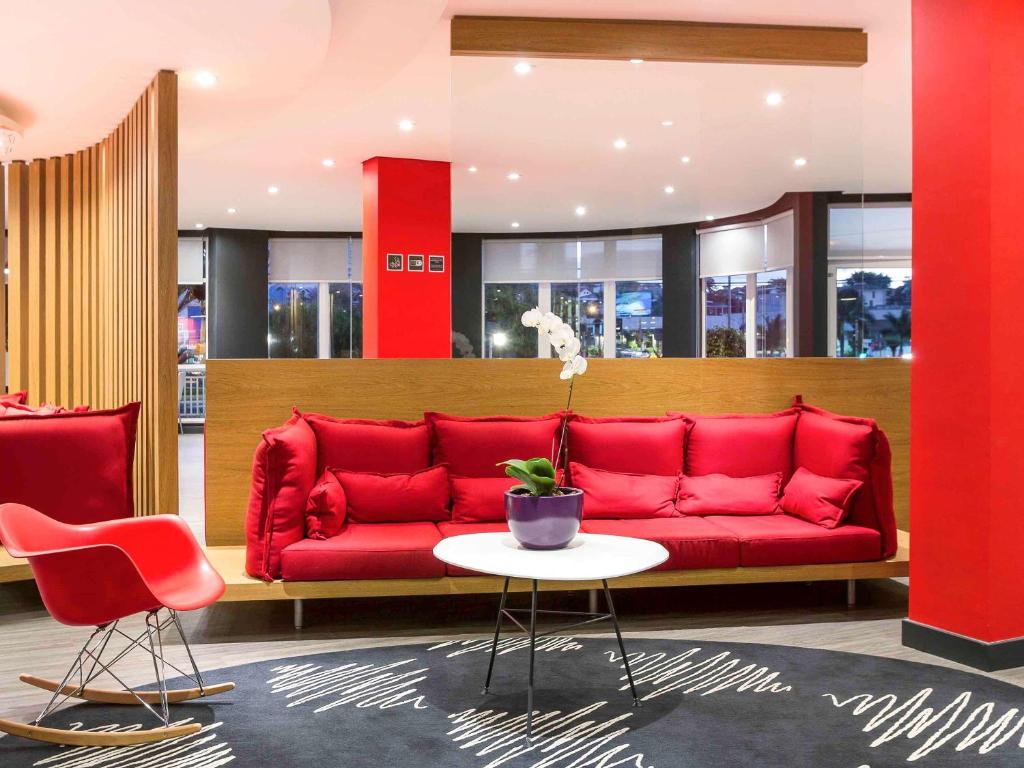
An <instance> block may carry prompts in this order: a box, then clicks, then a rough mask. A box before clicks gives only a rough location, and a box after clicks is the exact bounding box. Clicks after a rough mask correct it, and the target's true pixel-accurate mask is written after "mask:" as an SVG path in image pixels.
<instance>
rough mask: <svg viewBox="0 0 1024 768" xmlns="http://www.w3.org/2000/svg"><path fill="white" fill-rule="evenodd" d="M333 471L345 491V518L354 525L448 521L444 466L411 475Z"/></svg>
mask: <svg viewBox="0 0 1024 768" xmlns="http://www.w3.org/2000/svg"><path fill="white" fill-rule="evenodd" d="M333 471H334V474H335V477H337V478H338V482H340V483H341V486H342V488H344V489H345V500H346V502H347V505H348V506H347V512H346V516H347V517H348V518H349V519H351V520H352V521H353V522H356V523H418V522H428V521H432V522H440V521H441V520H447V519H449V518H450V517H451V515H450V514H449V513H448V500H449V498H450V493H449V490H448V469H447V468H446V467H445V466H444V465H441V466H437V467H430V468H429V469H423V470H420V471H419V472H412V473H392V474H380V473H375V472H345V471H344V470H333Z"/></svg>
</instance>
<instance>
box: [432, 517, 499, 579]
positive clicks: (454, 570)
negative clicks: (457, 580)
mask: <svg viewBox="0 0 1024 768" xmlns="http://www.w3.org/2000/svg"><path fill="white" fill-rule="evenodd" d="M437 530H438V531H440V533H441V538H443V539H447V538H451V537H452V536H465V535H467V534H470V533H508V523H505V522H500V523H499V522H493V523H456V522H454V521H452V522H450V523H438V524H437ZM445 572H446V573H447V574H448V575H449V576H482V575H485V574H481V573H478V572H477V571H469V570H466V569H465V568H459V566H457V565H450V564H445Z"/></svg>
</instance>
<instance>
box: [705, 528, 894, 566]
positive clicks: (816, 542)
mask: <svg viewBox="0 0 1024 768" xmlns="http://www.w3.org/2000/svg"><path fill="white" fill-rule="evenodd" d="M703 519H704V520H706V521H707V522H708V523H711V524H712V525H714V526H716V527H718V528H720V529H722V530H724V531H727V532H728V533H729V534H731V535H732V536H735V537H736V539H738V541H739V563H738V564H739V565H751V566H757V565H804V564H806V563H852V562H861V561H866V560H878V559H880V558H881V557H882V537H881V534H880V533H879V532H878V531H876V530H874V529H872V528H864V527H862V526H859V525H850V524H846V525H840V526H839V527H838V528H832V529H829V528H822V527H821V526H820V525H814V523H808V522H806V521H804V520H799V519H797V518H795V517H790V516H789V515H757V516H751V517H745V516H734V517H725V516H721V515H720V516H715V517H706V518H703Z"/></svg>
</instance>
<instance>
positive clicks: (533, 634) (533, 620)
mask: <svg viewBox="0 0 1024 768" xmlns="http://www.w3.org/2000/svg"><path fill="white" fill-rule="evenodd" d="M531 584H532V592H533V596H532V599H531V601H530V687H529V689H528V691H527V694H526V738H528V739H531V738H533V657H534V654H535V651H536V645H537V580H536V579H533V580H532V582H531Z"/></svg>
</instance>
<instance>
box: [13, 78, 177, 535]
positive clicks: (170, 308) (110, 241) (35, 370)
mask: <svg viewBox="0 0 1024 768" xmlns="http://www.w3.org/2000/svg"><path fill="white" fill-rule="evenodd" d="M8 174H9V178H8V190H9V195H8V199H9V209H8V228H9V236H8V259H9V267H10V275H9V278H8V279H9V304H10V306H9V336H8V338H9V351H10V358H9V364H10V380H9V384H10V389H11V390H12V391H17V390H21V389H25V390H28V393H29V401H30V402H31V403H40V402H50V403H56V404H60V405H65V406H69V407H70V406H73V405H78V404H88V405H91V406H92V407H93V408H110V407H116V406H119V405H122V404H124V403H127V402H130V401H133V400H141V401H142V412H141V415H140V418H139V430H138V439H137V446H136V456H135V475H134V485H135V511H136V514H138V515H149V514H156V513H161V512H170V513H175V512H177V509H178V479H177V478H178V468H177V460H178V457H177V435H176V433H177V415H176V409H177V397H178V393H177V319H176V318H177V303H176V302H177V269H178V266H177V204H178V201H177V189H178V106H177V76H176V75H175V74H174V73H173V72H160V73H159V74H158V75H157V76H156V78H155V79H154V80H153V81H152V83H150V85H149V86H148V87H147V88H146V90H145V92H144V93H143V94H142V95H141V96H140V97H139V99H138V101H136V102H135V105H134V106H133V107H132V109H131V111H130V112H129V113H128V115H127V116H126V117H125V118H124V120H122V122H121V123H120V124H119V125H118V126H117V127H116V128H115V129H114V130H113V132H112V133H111V134H110V135H109V136H107V138H105V139H104V140H103V141H101V142H99V143H98V144H96V145H95V146H92V147H89V148H87V149H83V150H81V151H79V152H75V153H74V154H69V155H64V156H62V157H52V158H46V159H40V160H33V161H31V162H27V163H26V162H15V163H12V164H11V165H10V167H9V169H8Z"/></svg>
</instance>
